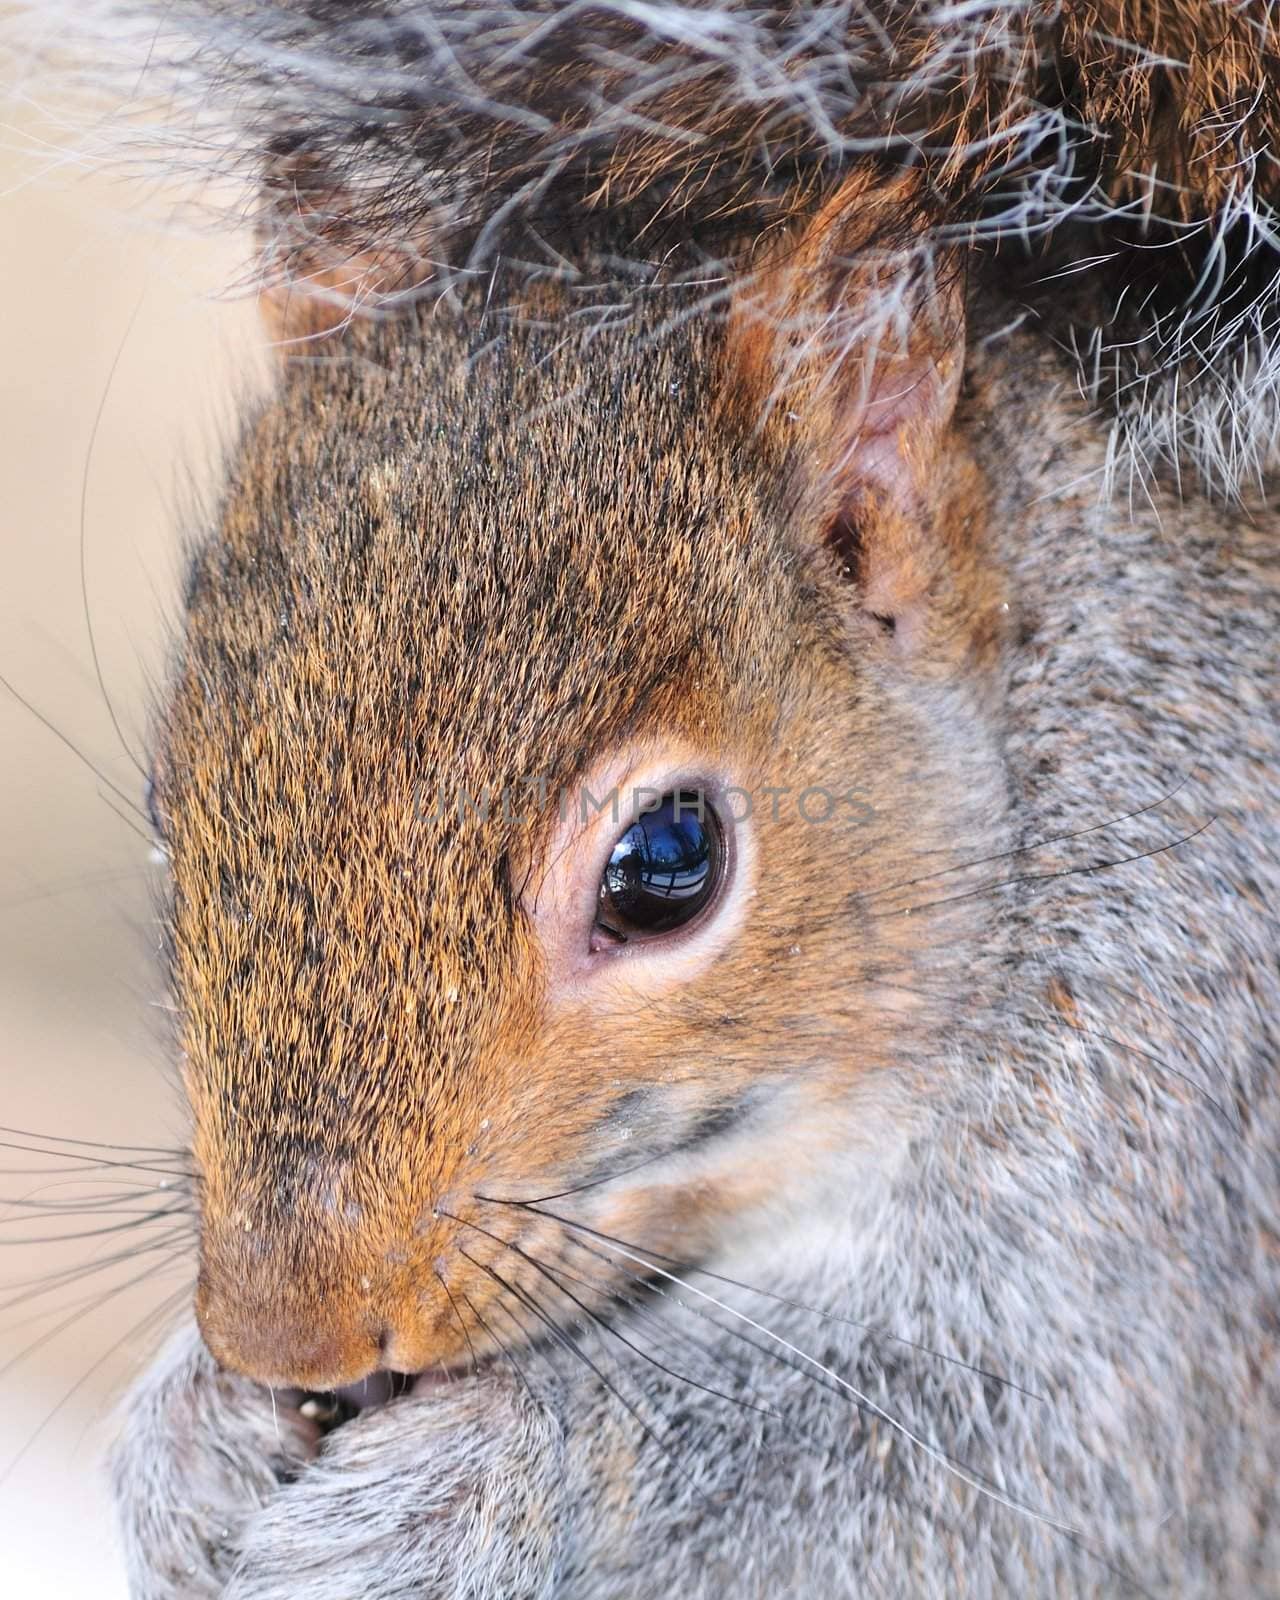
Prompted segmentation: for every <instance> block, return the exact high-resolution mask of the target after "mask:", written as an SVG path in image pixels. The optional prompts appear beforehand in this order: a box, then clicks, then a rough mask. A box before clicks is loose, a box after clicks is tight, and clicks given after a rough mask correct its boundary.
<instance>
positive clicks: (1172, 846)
mask: <svg viewBox="0 0 1280 1600" xmlns="http://www.w3.org/2000/svg"><path fill="white" fill-rule="evenodd" d="M1217 820H1218V819H1217V817H1216V816H1212V817H1210V818H1209V819H1208V821H1206V822H1202V823H1201V824H1200V826H1199V827H1198V828H1193V829H1192V830H1191V832H1190V833H1185V834H1182V835H1181V836H1180V837H1178V838H1176V839H1170V840H1168V841H1167V842H1166V843H1164V844H1159V845H1155V846H1153V847H1152V848H1151V849H1150V850H1138V851H1135V852H1134V853H1133V854H1132V855H1127V856H1114V857H1112V858H1111V859H1110V860H1108V861H1091V862H1087V863H1086V864H1085V865H1084V866H1080V867H1060V868H1058V869H1056V870H1055V871H1052V872H1022V873H1017V874H1016V875H1015V876H1014V877H1012V878H999V879H996V880H995V881H993V882H991V883H988V884H984V885H983V886H982V887H981V888H979V889H965V890H963V891H962V892H961V893H959V894H952V895H946V896H944V897H943V898H942V899H939V900H925V901H921V902H919V903H917V904H916V905H911V906H901V907H898V908H897V909H896V910H893V911H880V912H874V913H873V914H872V920H873V921H877V922H878V921H882V920H885V919H887V918H889V917H910V916H915V915H917V914H918V913H919V912H921V911H936V910H937V909H938V908H939V907H941V906H951V905H958V904H959V903H960V902H961V901H964V900H980V899H983V898H984V897H985V896H987V895H989V894H994V893H995V892H996V891H997V890H998V889H1011V888H1016V887H1017V886H1018V885H1020V884H1027V883H1051V882H1053V881H1054V880H1055V879H1058V878H1075V877H1089V876H1091V875H1092V874H1093V873H1095V872H1113V871H1114V870H1115V869H1116V868H1117V867H1128V866H1132V865H1133V863H1134V862H1137V861H1150V860H1152V859H1153V857H1155V856H1161V855H1164V854H1166V853H1167V852H1168V851H1170V850H1178V849H1180V848H1181V847H1182V846H1183V845H1184V844H1190V843H1191V841H1192V840H1193V839H1198V838H1199V837H1200V835H1201V834H1202V833H1204V832H1205V831H1206V829H1208V828H1211V827H1212V826H1213V824H1214V823H1215V822H1216V821H1217Z"/></svg>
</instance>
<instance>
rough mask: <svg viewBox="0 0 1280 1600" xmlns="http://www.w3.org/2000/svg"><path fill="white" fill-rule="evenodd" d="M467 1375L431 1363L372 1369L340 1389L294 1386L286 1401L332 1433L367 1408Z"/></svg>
mask: <svg viewBox="0 0 1280 1600" xmlns="http://www.w3.org/2000/svg"><path fill="white" fill-rule="evenodd" d="M464 1375H465V1374H463V1373H462V1372H460V1371H451V1370H448V1369H446V1368H444V1367H429V1368H427V1370H426V1371H425V1372H371V1373H370V1374H369V1376H368V1377H367V1378H361V1379H360V1381H359V1382H358V1383H348V1384H344V1385H343V1386H342V1388H340V1389H327V1390H323V1391H320V1390H306V1389H295V1390H292V1391H290V1392H289V1393H288V1396H287V1400H286V1403H287V1404H290V1405H292V1406H293V1407H294V1408H295V1409H296V1410H297V1411H298V1413H299V1414H300V1415H301V1416H303V1417H305V1418H306V1419H307V1421H308V1422H312V1423H314V1424H315V1426H316V1427H317V1428H319V1429H320V1431H321V1432H322V1433H332V1432H333V1430H334V1429H335V1428H340V1427H341V1426H342V1424H343V1423H344V1422H350V1421H351V1420H352V1418H353V1417H358V1416H359V1415H360V1414H361V1412H363V1411H374V1410H377V1409H378V1408H379V1407H380V1406H388V1405H391V1404H392V1403H393V1402H394V1401H396V1400H399V1399H402V1398H403V1397H404V1396H405V1395H407V1394H423V1393H425V1392H427V1391H429V1390H431V1389H438V1388H441V1387H442V1386H443V1385H445V1384H450V1383H456V1382H458V1381H459V1380H460V1379H461V1378H462V1377H463V1376H464ZM282 1398H285V1397H284V1396H282Z"/></svg>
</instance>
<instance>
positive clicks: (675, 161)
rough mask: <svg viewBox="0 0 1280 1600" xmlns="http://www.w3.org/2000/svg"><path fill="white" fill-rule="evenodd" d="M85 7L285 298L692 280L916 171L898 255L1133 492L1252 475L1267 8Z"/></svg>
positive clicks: (1275, 349) (1267, 226)
mask: <svg viewBox="0 0 1280 1600" xmlns="http://www.w3.org/2000/svg"><path fill="white" fill-rule="evenodd" d="M86 3H88V0H86ZM93 3H94V4H96V5H102V4H104V3H105V4H106V8H107V11H108V12H109V13H110V15H111V16H112V17H114V18H115V19H116V21H117V23H118V24H119V25H121V26H128V25H129V24H130V23H132V24H133V25H134V26H135V27H136V28H137V29H138V31H139V37H140V38H141V39H142V41H143V42H144V43H145V46H146V51H147V55H148V59H149V62H150V64H151V70H152V74H153V78H154V76H155V75H156V74H157V73H160V72H163V71H165V70H168V71H170V72H172V73H173V75H174V81H175V83H177V84H179V85H180V86H181V87H182V88H183V89H184V91H185V96H184V98H185V103H186V104H187V105H189V106H190V107H192V108H193V110H194V111H195V112H196V116H195V121H194V123H193V128H194V131H195V132H196V133H197V135H198V136H199V137H201V138H203V137H206V136H207V135H208V134H209V131H210V129H211V128H212V127H213V126H214V125H215V123H216V126H217V128H218V129H219V137H220V138H222V140H223V143H222V146H221V148H223V149H224V150H226V151H229V152H230V154H231V155H232V157H233V159H235V160H236V161H237V162H239V163H241V164H247V165H248V166H249V167H251V168H252V170H253V173H254V176H255V180H256V182H257V185H258V190H257V192H258V194H259V196H260V206H259V214H258V223H259V229H260V235H261V239H262V244H263V251H264V269H265V270H266V271H268V272H269V273H270V274H271V275H273V276H274V277H275V278H277V279H280V280H283V281H289V280H306V279H310V280H314V279H315V278H317V277H321V278H324V279H325V280H326V281H335V282H342V283H352V282H355V283H358V284H359V285H360V286H361V288H362V289H363V290H364V292H366V293H369V292H376V293H381V294H386V293H395V294H400V293H404V292H406V291H416V290H418V289H420V288H422V287H424V286H425V285H428V284H430V283H432V282H435V281H438V278H439V275H440V274H441V272H443V271H447V270H457V269H459V268H468V267H470V268H486V267H488V266H489V265H490V264H491V263H492V262H493V261H494V260H495V259H497V258H498V257H502V258H503V259H504V260H505V261H507V262H508V263H510V262H513V261H514V262H518V263H521V264H523V265H524V266H525V267H527V268H528V269H529V270H533V271H542V272H547V271H556V272H570V273H572V272H574V271H578V270H581V268H582V265H583V263H584V261H586V260H590V262H591V263H592V268H591V270H592V272H594V273H596V274H598V273H599V270H600V262H601V261H602V260H603V259H608V260H610V261H612V262H613V263H614V265H615V267H616V272H615V274H614V275H615V277H616V279H617V281H618V282H620V283H624V284H625V283H626V282H627V281H644V280H645V278H646V276H647V275H648V274H649V273H651V272H652V270H653V268H654V266H655V264H657V263H662V264H663V266H664V269H665V270H667V271H671V270H683V271H687V272H689V273H691V274H697V273H702V274H704V276H705V277H706V278H707V279H708V280H710V279H711V278H713V277H714V276H715V274H717V273H724V272H726V271H727V272H730V273H732V272H734V271H737V270H740V269H741V267H742V265H743V262H744V260H745V259H746V258H748V257H749V256H750V255H751V254H752V253H753V252H755V251H757V250H758V249H759V248H760V243H761V241H762V240H767V239H768V238H769V237H771V236H772V235H774V234H775V233H776V232H777V231H778V230H780V229H785V228H787V227H788V226H790V225H791V224H792V223H794V222H795V221H796V220H797V219H799V218H801V217H803V216H806V215H809V214H811V213H812V212H813V211H814V209H816V207H817V206H818V205H819V204H821V202H822V201H823V199H824V197H827V196H829V195H830V194H831V193H832V192H833V191H834V190H835V188H836V186H837V185H838V183H839V182H840V180H841V178H842V177H843V176H845V175H847V173H848V171H849V169H850V168H851V167H854V166H860V167H863V168H868V169H872V170H875V171H878V172H882V173H883V174H884V178H885V181H886V183H887V184H888V183H899V184H900V183H901V180H902V178H903V175H904V172H907V173H910V174H911V175H912V179H913V184H914V189H915V193H916V195H917V196H918V201H917V207H916V212H915V214H914V221H915V223H916V224H917V226H916V233H915V241H916V245H917V247H919V246H920V245H922V244H923V245H925V246H927V245H928V244H930V243H932V244H934V245H936V244H937V243H938V242H940V241H941V242H945V243H947V244H949V245H951V244H959V245H961V246H962V247H963V248H964V249H965V250H967V251H970V252H971V253H972V258H973V261H974V264H975V266H977V267H980V268H981V269H982V270H994V271H999V272H1005V273H1008V274H1010V275H1013V274H1016V275H1017V278H1018V292H1019V295H1020V297H1021V298H1022V299H1024V300H1025V301H1026V302H1027V303H1028V304H1030V305H1031V306H1032V307H1033V308H1034V309H1035V310H1036V311H1037V313H1038V314H1043V315H1046V316H1053V317H1054V318H1055V319H1056V320H1057V321H1058V322H1059V324H1060V326H1061V331H1062V333H1063V336H1064V337H1065V338H1069V339H1071V340H1072V341H1073V342H1074V343H1075V345H1076V347H1077V349H1078V351H1079V353H1080V362H1081V374H1082V381H1084V382H1085V384H1086V385H1087V386H1088V388H1089V389H1090V390H1091V391H1092V392H1093V393H1094V394H1095V395H1096V396H1097V397H1098V398H1099V400H1105V401H1108V402H1112V403H1115V404H1116V405H1117V406H1118V408H1119V412H1120V415H1121V417H1122V419H1123V420H1122V427H1123V434H1124V438H1125V440H1126V450H1127V452H1128V454H1129V459H1130V460H1131V461H1138V462H1141V460H1142V459H1143V458H1144V457H1150V459H1151V462H1152V464H1155V463H1156V462H1158V461H1159V460H1161V459H1163V458H1171V457H1177V456H1179V455H1182V454H1186V453H1187V451H1188V450H1189V451H1190V452H1191V454H1192V456H1193V457H1194V460H1195V462H1196V464H1197V465H1198V466H1199V467H1200V468H1201V469H1202V472H1203V473H1204V474H1205V475H1206V476H1207V477H1208V478H1209V479H1210V480H1212V481H1214V482H1216V483H1217V484H1219V485H1226V486H1231V485H1233V484H1234V483H1236V482H1238V481H1239V479H1240V478H1241V477H1242V476H1244V475H1245V474H1246V473H1248V472H1250V471H1258V470H1261V469H1262V467H1263V466H1264V465H1265V463H1266V462H1267V461H1268V459H1269V458H1270V457H1271V456H1272V455H1273V453H1274V447H1275V445H1276V434H1277V427H1276V421H1275V419H1276V416H1277V413H1278V411H1280V405H1278V403H1277V396H1278V393H1280V331H1278V329H1277V315H1278V308H1280V233H1278V231H1277V229H1278V214H1280V157H1278V156H1277V154H1276V152H1277V151H1280V56H1278V54H1277V51H1278V48H1280V22H1278V20H1277V6H1276V4H1275V3H1274V0H954V3H930V0H810V3H807V4H773V5H771V4H766V3H762V0H728V3H724V0H722V3H710V0H689V3H685V4H673V3H667V0H591V3H587V4H577V3H569V4H565V3H561V0H532V3H515V0H511V3H505V4H504V3H501V0H493V3H486V0H369V3H360V0H358V3H342V0H164V3H163V4H162V3H161V0H153V3H151V4H149V5H148V4H147V3H145V0H93ZM189 131H190V130H189Z"/></svg>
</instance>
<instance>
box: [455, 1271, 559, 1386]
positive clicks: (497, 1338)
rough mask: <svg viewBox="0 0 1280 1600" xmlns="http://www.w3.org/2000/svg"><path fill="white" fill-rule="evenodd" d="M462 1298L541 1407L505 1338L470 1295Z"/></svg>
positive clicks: (464, 1295)
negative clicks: (487, 1320)
mask: <svg viewBox="0 0 1280 1600" xmlns="http://www.w3.org/2000/svg"><path fill="white" fill-rule="evenodd" d="M452 1298H453V1297H452V1295H450V1299H452ZM462 1299H463V1303H464V1304H465V1305H467V1306H470V1308H471V1315H472V1316H473V1317H474V1318H475V1319H476V1321H477V1322H478V1323H479V1324H480V1326H481V1327H482V1328H483V1329H484V1331H485V1332H486V1333H487V1334H488V1335H489V1337H490V1338H491V1339H492V1340H493V1342H494V1343H495V1344H496V1345H497V1347H498V1349H499V1351H500V1352H501V1354H502V1356H503V1358H504V1360H506V1361H507V1362H508V1364H509V1365H510V1367H511V1369H512V1371H514V1373H515V1374H516V1376H517V1377H518V1378H519V1379H520V1382H521V1383H522V1384H523V1385H524V1389H525V1393H526V1394H527V1395H528V1396H529V1399H530V1400H531V1401H532V1402H533V1404H534V1405H535V1406H538V1407H541V1406H542V1404H543V1402H542V1401H541V1400H539V1399H538V1397H537V1395H536V1394H534V1392H533V1387H532V1385H531V1384H530V1382H529V1380H528V1378H527V1377H526V1376H525V1371H524V1368H523V1367H522V1366H521V1365H520V1363H519V1362H518V1361H517V1360H516V1358H515V1354H514V1352H513V1351H512V1349H511V1347H510V1345H508V1344H507V1342H506V1340H505V1339H503V1337H502V1335H501V1334H500V1333H499V1332H498V1330H497V1329H496V1328H494V1327H491V1326H490V1325H489V1323H488V1322H486V1321H485V1319H484V1317H483V1316H482V1315H481V1314H480V1310H479V1307H478V1306H476V1304H475V1303H474V1301H472V1299H471V1298H470V1296H468V1295H466V1294H463V1296H462ZM464 1326H465V1324H464ZM468 1342H470V1341H469V1340H468Z"/></svg>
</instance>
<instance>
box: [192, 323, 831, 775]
mask: <svg viewBox="0 0 1280 1600" xmlns="http://www.w3.org/2000/svg"><path fill="white" fill-rule="evenodd" d="M643 331H644V330H643V329H641V330H640V331H639V332H637V330H636V328H635V327H634V325H633V326H632V327H630V328H629V329H626V330H620V331H619V332H618V333H614V334H597V335H596V336H595V337H589V336H586V335H584V336H583V337H582V338H581V339H580V340H570V341H566V339H565V337H564V330H563V327H560V328H558V329H548V330H542V329H539V328H538V327H536V326H532V325H520V324H518V323H516V324H513V325H511V326H509V327H507V328H505V329H504V330H503V333H502V335H501V336H500V337H499V338H497V339H494V338H492V337H491V336H488V337H486V336H484V335H483V332H481V333H476V332H474V331H472V332H468V331H467V330H466V329H465V328H464V327H463V325H462V324H461V323H460V322H456V321H445V320H444V319H439V318H437V319H435V320H432V319H430V318H427V317H425V316H424V318H423V320H422V337H421V338H420V339H417V340H407V339H406V338H405V333H404V327H403V324H394V325H392V326H391V327H390V328H389V329H388V328H380V327H377V326H369V327H365V328H362V329H359V330H356V331H355V332H354V333H353V335H352V342H353V346H354V348H353V349H352V350H351V352H350V353H351V359H350V360H349V361H347V362H346V363H345V364H343V365H341V366H340V368H339V370H338V372H337V373H336V374H335V371H334V368H333V366H332V365H331V364H329V363H324V364H323V370H322V371H321V372H320V373H319V374H314V373H313V372H312V371H309V370H308V369H307V368H306V367H305V366H303V367H302V368H301V369H300V370H298V371H296V372H294V373H293V374H291V375H290V377H289V378H288V379H287V380H286V383H285V385H284V388H283V392H282V393H281V395H280V396H279V397H278V398H277V399H276V400H275V401H274V402H273V403H272V404H271V406H270V407H269V408H268V410H267V411H266V412H265V414H264V415H263V416H262V417H261V418H260V420H259V421H258V422H257V424H256V425H255V426H254V428H253V429H252V430H251V431H250V433H249V435H248V437H247V439H246V441H245V444H244V448H243V452H242V455H241V457H240V460H239V463H238V466H237V469H236V472H235V476H234V479H233V482H232V486H231V488H230V491H229V493H228V497H227V500H226V503H225V508H224V514H223V518H222V523H221V527H220V529H219V531H218V532H217V533H216V535H215V536H214V537H213V538H212V539H211V540H210V542H209V543H208V544H207V546H206V547H205V549H204V550H203V551H202V552H201V554H200V555H199V556H198V558H197V560H196V563H195V565H194V567H193V571H192V577H191V581H190V585H189V591H188V620H187V631H186V639H185V644H184V649H183V657H182V662H181V665H180V670H179V674H178V683H177V688H176V693H175V695H174V697H173V700H172V702H171V704H170V707H169V713H168V716H167V717H166V721H165V727H164V730H163V731H164V743H165V745H166V747H168V748H167V751H166V753H167V754H172V756H173V757H175V758H176V760H177V761H178V763H179V764H181V763H182V762H183V760H184V757H185V756H187V755H189V754H190V753H192V752H193V751H194V750H195V749H197V748H199V749H201V750H207V748H208V746H209V745H210V743H216V742H217V740H218V737H219V735H220V734H224V733H226V732H227V731H228V730H229V729H230V728H231V727H232V726H234V727H235V737H236V738H237V739H241V738H242V737H243V735H244V733H245V731H246V725H252V726H253V727H254V728H255V729H256V730H257V737H258V738H259V740H260V742H261V744H262V757H263V759H267V758H269V756H270V754H271V736H272V731H273V729H274V730H275V731H276V732H277V733H278V735H279V741H280V747H281V748H280V749H279V750H278V751H277V752H276V754H277V755H283V753H284V751H285V750H286V749H289V748H293V749H296V750H298V751H299V753H301V752H302V751H303V750H304V749H305V748H306V747H307V746H309V745H310V746H314V743H315V737H319V738H320V739H321V742H323V743H325V744H327V745H330V746H333V747H334V750H335V759H336V747H337V746H336V742H337V741H339V740H341V738H342V737H344V735H343V733H342V727H343V725H344V718H343V716H342V715H340V714H339V713H341V712H342V711H343V710H344V708H345V711H346V713H347V714H349V715H350V716H352V717H353V718H355V719H356V721H357V722H358V724H359V728H360V733H361V737H362V738H363V739H364V740H365V741H366V742H367V741H368V740H371V739H372V740H376V739H377V737H378V733H379V730H380V729H382V730H383V731H384V732H385V736H386V738H387V739H392V738H397V739H400V738H403V737H405V735H406V730H408V729H410V728H412V731H413V733H414V736H415V737H417V738H418V739H419V740H420V741H422V740H423V739H425V741H426V744H425V747H424V748H423V751H422V753H423V756H424V758H426V759H428V760H430V759H432V758H437V759H440V760H444V761H447V762H448V763H449V764H450V765H451V771H452V772H453V774H455V775H456V776H458V777H463V776H475V777H479V776H480V773H479V772H474V773H473V772H472V771H471V770H470V769H471V768H473V767H481V766H482V767H485V768H486V769H487V772H486V775H487V776H488V777H489V778H491V779H492V778H498V779H504V778H508V777H512V776H515V775H519V774H528V773H531V772H538V773H544V774H545V773H550V775H552V776H554V775H555V770H556V768H557V767H560V766H564V765H565V764H566V763H567V764H568V766H570V767H571V766H573V765H575V764H577V763H578V762H580V761H582V760H587V761H589V760H590V759H592V758H593V757H596V756H598V755H599V754H600V750H599V747H598V745H597V744H595V743H593V742H592V741H594V740H598V739H602V738H603V739H607V738H608V737H609V736H610V734H611V733H613V734H618V735H622V734H626V733H628V732H631V731H633V730H634V727H635V724H636V721H637V719H638V718H641V717H642V716H643V715H644V714H645V712H646V709H650V710H651V709H653V708H654V707H655V706H657V707H659V708H661V707H664V706H665V707H666V708H667V709H668V710H671V711H673V712H678V710H679V708H680V707H681V706H689V705H690V704H691V702H693V701H697V700H699V699H702V700H705V702H706V704H705V705H703V706H701V707H700V708H699V709H698V710H697V711H696V712H691V715H696V716H697V717H698V719H699V720H705V717H706V714H707V707H709V706H711V705H715V706H718V707H721V708H722V709H724V710H726V711H728V712H729V713H730V714H732V707H731V706H730V707H726V706H725V701H726V698H728V699H729V700H731V701H732V700H734V699H736V698H738V697H739V696H741V697H742V698H744V699H745V700H746V701H748V702H750V701H751V700H753V699H754V698H756V697H757V696H758V694H759V692H760V688H761V681H760V680H761V675H762V674H764V675H768V674H769V673H770V671H771V670H773V669H774V668H775V667H776V666H777V665H778V663H779V661H780V659H781V657H782V655H783V654H784V651H785V645H784V641H786V640H789V639H791V638H792V637H793V636H794V633H795V628H794V626H793V625H792V622H793V617H792V613H793V612H794V610H795V607H796V606H797V604H798V603H799V599H798V596H799V593H800V586H799V584H798V583H797V581H796V580H795V578H794V576H793V569H794V568H795V560H794V557H793V555H792V553H791V551H790V549H789V548H788V546H787V544H786V541H785V538H784V537H783V536H782V532H783V527H784V524H785V518H786V507H785V505H784V504H783V494H784V491H783V488H782V485H783V483H784V481H785V474H784V473H783V471H782V470H780V466H779V463H778V462H777V461H771V460H769V459H768V453H767V449H766V447H765V445H764V443H763V442H762V441H755V440H753V439H751V438H750V437H749V436H747V435H744V434H741V433H739V434H737V436H735V430H734V427H733V424H732V421H731V418H730V415H729V413H728V411H727V409H726V408H725V407H723V406H721V405H720V404H719V403H718V396H717V394H716V392H715V385H714V382H712V383H710V384H709V383H708V373H714V372H715V371H716V363H717V352H716V349H715V347H714V341H715V337H716V336H715V334H714V331H710V332H709V331H708V330H707V329H706V328H705V327H703V328H685V329H683V330H676V331H674V332H672V333H670V334H667V335H665V336H663V337H660V338H655V339H653V340H652V341H650V340H647V339H646V338H644V337H643ZM308 730H310V731H308ZM183 746H186V751H185V752H184V750H183V748H182V747H183ZM314 754H315V752H314V748H312V749H311V751H310V756H309V758H310V759H314ZM495 769H496V770H495Z"/></svg>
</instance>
